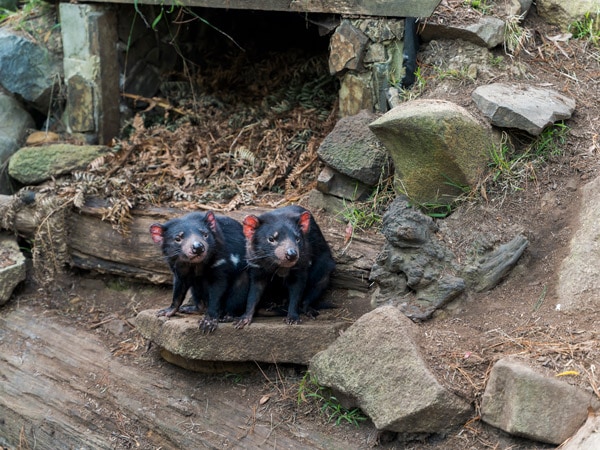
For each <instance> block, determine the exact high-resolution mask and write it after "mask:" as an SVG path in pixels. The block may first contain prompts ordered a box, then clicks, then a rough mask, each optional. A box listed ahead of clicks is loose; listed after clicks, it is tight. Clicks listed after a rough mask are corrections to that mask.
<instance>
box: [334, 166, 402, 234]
mask: <svg viewBox="0 0 600 450" xmlns="http://www.w3.org/2000/svg"><path fill="white" fill-rule="evenodd" d="M384 173H385V170H384V168H382V178H381V179H380V181H379V183H378V184H377V186H376V187H375V190H374V191H373V193H372V194H371V195H370V196H369V198H368V200H366V201H362V202H361V201H354V202H346V201H344V209H343V210H342V211H340V213H339V215H341V216H342V218H343V220H344V222H345V223H349V224H350V225H351V226H352V230H353V233H354V231H356V230H361V231H365V230H367V229H373V228H375V229H379V227H380V226H381V221H382V216H383V213H384V212H385V209H386V208H387V206H388V205H389V204H390V203H391V202H392V200H393V199H394V197H395V191H394V186H393V176H392V177H388V178H387V179H383V175H384Z"/></svg>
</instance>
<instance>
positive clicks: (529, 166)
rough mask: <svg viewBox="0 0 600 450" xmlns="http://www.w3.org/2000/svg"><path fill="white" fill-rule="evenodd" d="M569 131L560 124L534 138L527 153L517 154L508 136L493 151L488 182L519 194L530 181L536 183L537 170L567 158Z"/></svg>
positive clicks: (504, 136) (526, 148)
mask: <svg viewBox="0 0 600 450" xmlns="http://www.w3.org/2000/svg"><path fill="white" fill-rule="evenodd" d="M568 133H569V127H568V126H567V125H565V124H564V123H563V122H557V123H555V124H554V125H553V126H551V127H548V128H546V129H545V130H544V131H542V133H541V134H540V135H539V136H537V137H536V138H534V139H533V140H532V141H531V142H530V143H529V144H528V145H526V146H525V150H524V151H522V152H520V153H517V152H516V151H515V149H514V146H513V145H512V143H511V142H510V140H509V138H508V135H507V134H506V133H505V134H504V135H503V139H502V142H501V144H500V146H499V147H495V148H492V149H491V150H490V156H491V162H490V163H489V168H490V174H489V176H488V178H487V179H486V180H485V181H484V183H483V184H485V183H486V181H491V182H492V183H494V184H495V185H496V186H497V187H500V188H501V189H502V190H503V191H517V190H521V189H522V188H523V185H526V183H527V182H529V181H535V180H536V168H537V167H539V166H540V165H541V164H544V163H546V162H548V161H549V160H551V159H552V158H553V157H557V156H561V155H562V154H563V147H564V144H565V143H566V140H567V135H568Z"/></svg>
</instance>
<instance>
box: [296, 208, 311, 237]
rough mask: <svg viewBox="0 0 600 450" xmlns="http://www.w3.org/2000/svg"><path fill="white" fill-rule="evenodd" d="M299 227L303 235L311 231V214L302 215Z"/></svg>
mask: <svg viewBox="0 0 600 450" xmlns="http://www.w3.org/2000/svg"><path fill="white" fill-rule="evenodd" d="M298 225H300V230H302V233H303V234H306V233H308V231H309V230H310V213H309V212H308V211H304V212H303V213H302V214H301V215H300V220H298Z"/></svg>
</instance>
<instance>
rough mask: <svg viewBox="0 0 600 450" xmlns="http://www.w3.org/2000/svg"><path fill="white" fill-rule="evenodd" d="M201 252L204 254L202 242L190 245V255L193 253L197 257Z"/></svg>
mask: <svg viewBox="0 0 600 450" xmlns="http://www.w3.org/2000/svg"><path fill="white" fill-rule="evenodd" d="M202 252H204V244H203V243H202V242H198V241H196V242H194V243H193V244H192V253H194V254H195V255H199V254H201V253H202Z"/></svg>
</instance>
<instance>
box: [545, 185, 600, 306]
mask: <svg viewBox="0 0 600 450" xmlns="http://www.w3.org/2000/svg"><path fill="white" fill-rule="evenodd" d="M599 210H600V177H599V178H596V179H595V180H594V181H592V182H590V183H588V184H586V185H585V186H583V188H582V189H581V203H580V208H579V226H578V228H577V231H575V234H574V235H573V237H572V238H571V243H570V251H569V255H568V256H567V257H566V258H565V259H564V260H563V262H562V264H561V267H560V273H559V275H558V284H557V287H556V293H557V294H558V303H557V305H556V309H558V310H564V311H570V310H573V311H575V310H586V309H589V310H591V311H597V310H598V308H600V297H598V295H597V293H598V292H600V252H598V243H599V242H600V222H599V221H598V211H599Z"/></svg>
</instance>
